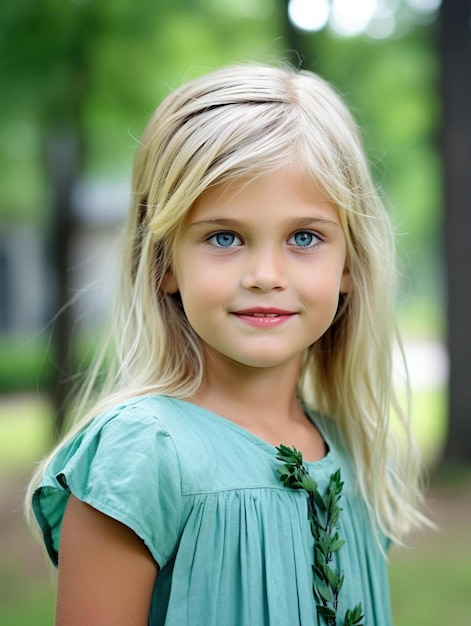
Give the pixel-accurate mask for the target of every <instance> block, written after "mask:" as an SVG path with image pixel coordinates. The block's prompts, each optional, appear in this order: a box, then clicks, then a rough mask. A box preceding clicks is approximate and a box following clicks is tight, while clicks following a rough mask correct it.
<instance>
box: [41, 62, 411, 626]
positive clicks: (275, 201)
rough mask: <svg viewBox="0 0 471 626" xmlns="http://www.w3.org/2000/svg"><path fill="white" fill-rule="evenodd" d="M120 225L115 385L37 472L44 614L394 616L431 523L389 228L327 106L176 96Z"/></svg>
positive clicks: (378, 624) (211, 93)
mask: <svg viewBox="0 0 471 626" xmlns="http://www.w3.org/2000/svg"><path fill="white" fill-rule="evenodd" d="M126 233H127V239H126V244H127V249H126V253H125V256H124V264H123V268H122V285H121V287H120V290H119V294H118V295H119V297H118V299H117V304H116V306H115V321H116V328H115V337H116V341H115V350H114V354H115V360H114V362H113V363H111V364H110V362H109V359H107V360H106V367H107V371H108V377H107V384H106V385H105V389H104V390H103V393H102V396H101V399H100V401H99V402H98V403H97V404H96V405H95V407H94V408H93V409H92V410H91V411H90V412H89V413H88V415H87V416H86V417H85V419H83V420H81V421H80V422H79V423H78V424H77V425H76V427H75V428H74V429H73V431H72V433H70V434H69V436H68V437H67V439H66V440H65V441H64V442H62V444H61V445H60V446H59V447H58V448H57V449H56V450H55V451H54V452H53V454H52V455H51V456H50V457H49V459H48V460H47V461H46V462H45V464H44V465H43V466H42V467H41V468H40V471H39V473H38V476H37V477H36V479H35V481H33V489H32V490H33V491H34V495H33V509H34V514H35V516H36V518H37V521H38V522H39V525H40V527H41V529H42V532H43V534H44V540H45V543H46V547H47V550H48V552H49V555H50V557H51V559H52V560H53V561H54V563H55V564H58V566H59V567H58V595H57V612H56V624H59V625H67V626H72V625H81V626H85V625H86V626H89V625H90V624H93V625H94V626H105V625H111V624H112V625H113V626H120V625H122V626H130V625H132V626H139V625H141V624H142V625H144V624H151V625H161V624H165V625H166V626H186V625H191V626H219V625H221V624H224V625H227V626H229V625H230V626H275V625H278V626H295V625H298V624H301V625H302V626H312V625H315V624H324V623H325V624H339V625H340V624H342V625H343V624H346V625H348V624H365V625H367V626H387V625H388V624H390V623H391V616H390V603H389V592H388V582H387V564H386V558H385V550H386V549H387V547H388V545H389V543H390V542H391V541H400V539H401V537H402V536H403V534H404V532H405V531H407V530H408V529H409V528H410V527H413V526H416V525H418V524H420V523H421V522H422V521H423V518H422V516H421V514H420V512H419V511H418V509H417V505H418V503H419V501H420V494H419V490H418V488H417V482H418V481H417V475H418V470H417V460H416V456H415V453H414V451H413V447H412V445H411V437H410V432H409V424H408V421H407V419H406V418H405V417H404V416H403V415H402V413H401V411H400V409H399V408H398V407H397V403H396V401H395V397H394V393H393V390H392V383H391V379H392V376H391V369H392V348H393V342H394V341H395V322H394V315H393V297H394V288H395V271H394V255H393V240H392V234H391V227H390V222H389V220H388V217H387V214H386V212H385V210H384V207H383V205H382V204H381V201H380V199H379V198H378V195H377V193H376V190H375V187H374V185H373V183H372V181H371V177H370V174H369V170H368V167H367V164H366V160H365V156H364V154H363V150H362V147H361V142H360V139H359V135H358V132H357V128H356V126H355V124H354V122H353V121H352V118H351V116H350V114H349V113H348V112H347V110H346V108H345V106H344V105H343V104H342V102H341V101H340V99H339V97H338V96H337V95H336V94H335V93H334V92H333V90H332V89H331V88H330V87H329V86H328V85H327V84H326V83H325V82H323V81H322V80H321V79H320V78H318V77H317V76H315V75H314V74H312V73H309V72H305V71H301V72H296V71H294V70H291V69H286V68H275V67H265V66H257V65H255V66H240V67H230V68H226V69H221V70H218V71H215V72H213V73H212V74H209V75H208V76H206V77H203V78H199V79H197V80H194V81H192V82H190V83H189V84H187V85H185V86H183V87H182V88H181V89H179V90H177V91H176V92H174V93H172V94H171V95H170V96H169V97H168V98H167V99H166V100H165V101H164V102H163V103H162V104H161V106H160V107H159V108H158V109H157V111H156V112H155V114H154V116H153V117H152V119H151V120H150V122H149V124H148V126H147V129H146V130H145V132H144V135H143V137H142V140H141V142H140V145H139V149H138V152H137V156H136V161H135V168H134V178H133V202H132V207H131V211H130V216H129V223H128V228H127V231H126ZM97 371H98V368H97ZM97 378H98V374H96V376H95V377H94V380H92V384H94V383H96V379H97ZM391 407H395V413H396V414H397V415H398V416H399V418H400V419H399V420H396V421H397V422H398V425H397V426H398V427H397V428H396V425H395V428H394V432H395V433H396V436H395V437H393V433H392V430H391V425H390V417H389V415H390V410H391ZM400 427H402V431H401V428H400ZM401 432H402V433H403V434H404V433H405V437H402V438H401V437H398V435H400V433H401ZM280 446H281V447H280ZM399 453H401V454H399Z"/></svg>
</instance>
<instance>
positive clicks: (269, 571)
mask: <svg viewBox="0 0 471 626" xmlns="http://www.w3.org/2000/svg"><path fill="white" fill-rule="evenodd" d="M310 418H311V419H312V420H313V421H314V423H315V425H316V426H317V428H318V429H319V430H320V432H321V433H322V435H323V437H324V439H325V441H326V444H327V446H328V450H329V451H328V454H327V456H325V457H324V458H323V459H322V460H320V461H318V462H316V463H306V464H305V465H306V467H307V468H308V469H309V472H310V474H311V475H312V476H313V477H314V478H315V480H316V481H317V482H318V485H319V490H320V491H321V493H322V492H323V491H324V490H325V489H326V487H327V485H328V484H329V479H330V476H331V474H333V473H334V472H335V471H336V470H337V469H338V468H340V470H341V473H342V479H343V480H344V482H345V484H344V488H343V494H342V498H341V501H340V506H341V508H342V511H341V514H340V521H339V528H338V530H339V534H340V537H341V538H343V539H344V540H345V545H344V546H343V547H342V548H341V549H340V550H339V552H338V553H335V559H336V563H334V567H340V569H341V570H342V571H343V573H344V575H345V583H344V586H343V588H342V590H341V593H340V601H339V611H338V614H339V615H344V614H345V611H346V609H348V608H353V607H354V606H355V605H356V604H358V602H361V603H362V606H363V612H364V614H365V620H364V623H365V626H388V625H390V624H391V616H390V601H389V585H388V576H387V563H386V559H385V558H384V556H383V554H382V551H381V549H380V546H379V545H378V539H377V538H376V536H375V533H374V530H373V527H372V522H371V519H370V516H369V514H368V511H367V509H366V507H365V504H364V502H363V500H362V498H361V497H360V495H359V494H358V492H357V491H356V489H355V480H354V475H353V472H352V468H351V465H350V463H349V462H348V455H346V453H345V451H344V449H343V447H342V445H341V443H340V441H339V437H338V434H337V432H336V429H335V425H334V423H333V421H332V420H328V419H325V418H322V417H321V416H320V415H318V414H316V413H313V414H312V415H310ZM280 443H283V444H285V445H288V446H289V445H291V443H290V442H289V441H283V442H280ZM279 466H280V461H278V460H277V459H276V450H275V448H274V447H273V446H271V445H269V444H268V443H266V442H265V441H262V440H261V439H259V438H257V437H255V436H254V435H252V434H251V433H249V432H248V431H246V430H244V429H243V428H241V427H239V426H237V425H236V424H234V423H233V422H231V421H229V420H227V419H225V418H223V417H221V416H219V415H216V414H214V413H211V412H209V411H207V410H205V409H203V408H201V407H198V406H196V405H194V404H191V403H189V402H185V401H183V400H177V399H174V398H169V397H166V396H156V395H152V396H145V397H141V398H134V399H132V400H129V401H126V402H125V403H123V404H122V405H120V406H117V407H115V408H113V409H111V410H109V411H107V412H106V413H104V414H102V415H100V416H98V417H96V418H95V419H94V420H93V421H92V422H91V423H90V424H88V425H87V426H86V427H85V428H84V429H83V430H82V431H81V432H80V433H79V434H78V435H77V436H76V437H75V438H74V439H73V440H72V441H71V442H70V443H68V444H67V445H65V446H64V447H63V448H62V449H61V450H60V451H59V452H58V453H57V454H56V456H55V457H54V458H53V460H52V461H51V463H50V464H49V466H48V468H47V471H46V473H45V476H44V479H43V481H42V483H41V485H40V487H39V488H38V489H37V490H36V492H35V494H34V497H33V507H34V512H35V515H36V517H37V519H38V522H39V524H40V526H41V528H42V531H43V533H44V539H45V544H46V547H47V550H48V553H49V555H50V557H51V559H52V560H53V562H54V563H57V561H58V551H59V537H60V529H61V523H62V517H63V513H64V509H65V507H66V504H67V499H68V497H69V494H70V493H72V494H74V496H76V497H77V498H79V499H80V500H83V501H84V502H87V503H88V504H89V505H91V506H92V507H94V508H96V509H98V510H99V511H102V512H103V513H105V514H106V515H109V516H110V517H112V518H115V519H117V520H119V521H120V522H121V523H123V524H125V525H126V526H128V527H129V528H131V529H132V530H133V531H134V532H135V533H136V534H137V535H138V536H139V537H140V538H141V539H142V540H143V541H144V543H145V544H146V546H147V547H148V549H149V551H150V552H151V554H152V556H153V557H154V559H155V560H156V561H157V563H158V564H159V566H160V573H159V575H158V577H157V580H156V583H155V587H154V592H153V598H152V603H151V609H150V614H149V624H150V625H152V626H160V625H164V624H165V626H221V625H223V626H297V625H302V626H315V625H316V626H317V625H318V624H319V621H318V617H317V613H316V607H315V601H314V598H313V593H312V562H313V542H314V539H313V537H312V535H311V532H310V529H309V522H308V516H307V499H306V494H305V492H303V491H298V490H293V489H290V488H287V487H284V486H283V485H282V483H281V482H280V479H279V474H278V472H277V468H278V467H279ZM380 541H383V539H381V538H380ZM383 544H384V545H383V547H384V548H385V547H386V541H385V540H384V541H383Z"/></svg>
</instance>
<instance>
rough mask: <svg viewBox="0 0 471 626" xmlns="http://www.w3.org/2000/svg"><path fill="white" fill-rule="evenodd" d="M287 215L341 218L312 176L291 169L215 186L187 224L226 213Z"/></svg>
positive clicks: (201, 198) (199, 201)
mask: <svg viewBox="0 0 471 626" xmlns="http://www.w3.org/2000/svg"><path fill="white" fill-rule="evenodd" d="M270 209H272V210H273V211H275V209H276V210H277V212H278V213H280V212H285V213H286V216H287V217H288V216H290V215H293V216H294V215H297V216H298V217H299V216H302V215H303V214H305V216H306V217H309V216H310V215H311V214H312V213H313V212H318V213H321V214H322V213H323V214H325V215H326V216H328V217H329V218H330V219H332V218H334V217H335V218H338V209H337V207H336V206H335V205H334V204H333V203H332V202H330V201H329V200H328V198H327V197H326V196H325V195H324V194H323V193H322V192H321V190H320V189H319V187H318V186H317V184H316V182H315V181H314V180H313V178H312V177H309V176H307V175H306V174H304V173H302V172H300V171H298V170H296V169H294V168H293V167H290V166H285V167H281V168H279V169H276V170H274V171H271V172H268V173H258V174H256V175H252V176H244V177H242V178H239V179H237V180H234V181H229V182H224V183H219V184H216V185H214V186H212V187H210V188H209V189H207V190H206V191H204V192H203V193H202V194H201V195H200V196H199V197H198V199H197V200H196V201H195V202H194V204H193V206H192V207H191V209H190V212H189V214H188V215H187V220H186V222H187V223H188V222H192V221H194V220H195V219H198V218H201V217H203V216H204V217H208V218H209V219H211V217H217V216H218V215H222V214H224V215H225V216H227V217H228V216H230V215H231V213H233V214H234V217H237V215H238V214H244V213H247V214H249V215H250V214H251V213H252V212H253V211H257V212H258V211H267V210H268V213H269V212H270Z"/></svg>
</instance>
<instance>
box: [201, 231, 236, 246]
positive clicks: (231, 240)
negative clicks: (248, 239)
mask: <svg viewBox="0 0 471 626" xmlns="http://www.w3.org/2000/svg"><path fill="white" fill-rule="evenodd" d="M208 242H209V243H211V244H212V245H213V246H216V247H217V248H231V247H234V246H240V245H241V243H242V241H241V240H240V238H239V237H238V236H237V235H235V234H234V233H231V232H230V231H227V230H224V231H221V232H220V233H215V234H214V235H211V237H208Z"/></svg>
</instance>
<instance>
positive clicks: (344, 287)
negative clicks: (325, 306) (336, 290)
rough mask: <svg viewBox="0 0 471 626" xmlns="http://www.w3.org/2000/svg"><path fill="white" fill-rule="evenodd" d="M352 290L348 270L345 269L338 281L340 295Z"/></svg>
mask: <svg viewBox="0 0 471 626" xmlns="http://www.w3.org/2000/svg"><path fill="white" fill-rule="evenodd" d="M351 289H352V277H351V275H350V270H349V269H348V268H347V267H345V268H344V270H343V273H342V278H341V279H340V293H349V292H350V291H351Z"/></svg>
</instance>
